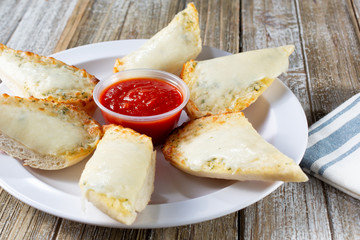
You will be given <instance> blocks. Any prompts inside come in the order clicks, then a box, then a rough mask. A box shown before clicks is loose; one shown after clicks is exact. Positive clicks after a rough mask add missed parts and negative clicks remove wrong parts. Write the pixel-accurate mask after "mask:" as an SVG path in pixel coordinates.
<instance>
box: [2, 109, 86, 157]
mask: <svg viewBox="0 0 360 240" xmlns="http://www.w3.org/2000/svg"><path fill="white" fill-rule="evenodd" d="M0 131H1V132H3V133H4V134H6V135H7V136H9V137H11V138H13V139H15V140H17V141H18V142H21V143H22V144H23V145H25V146H27V147H28V148H30V149H33V150H36V151H37V152H39V153H43V154H57V153H63V152H65V151H71V150H74V148H76V147H80V146H81V145H82V144H83V142H82V141H83V139H86V138H87V136H88V134H87V132H86V131H85V130H84V129H83V128H81V127H77V126H75V125H73V124H71V123H69V122H66V121H64V120H62V119H60V118H58V117H56V116H49V115H47V114H45V113H43V112H41V111H40V110H35V111H33V110H32V109H29V108H26V107H24V106H19V107H14V106H10V105H0Z"/></svg>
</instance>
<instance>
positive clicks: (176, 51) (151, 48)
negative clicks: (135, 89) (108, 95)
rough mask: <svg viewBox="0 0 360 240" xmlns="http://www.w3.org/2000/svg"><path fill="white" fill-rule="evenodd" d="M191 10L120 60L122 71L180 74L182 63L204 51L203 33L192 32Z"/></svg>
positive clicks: (181, 13) (196, 30) (176, 18)
mask: <svg viewBox="0 0 360 240" xmlns="http://www.w3.org/2000/svg"><path fill="white" fill-rule="evenodd" d="M189 15H190V14H189V9H185V10H184V11H182V12H180V13H178V14H177V15H176V16H175V17H174V19H173V20H172V21H171V22H170V24H169V25H168V26H167V27H165V28H163V29H162V30H161V31H159V32H158V33H157V34H156V35H154V36H153V37H152V38H151V39H150V40H149V41H147V42H146V43H145V44H144V45H142V46H141V47H140V49H138V50H137V51H135V52H133V53H131V54H129V55H127V56H125V57H124V58H123V59H121V61H122V62H123V63H124V65H123V66H121V67H119V68H121V69H122V70H126V69H133V68H152V69H158V70H163V71H167V72H171V73H175V74H176V73H179V71H180V70H181V68H182V66H183V64H184V63H185V62H186V61H188V60H189V59H192V58H196V57H197V55H198V54H199V53H200V51H201V39H200V30H199V29H191V28H192V27H193V26H192V25H193V24H194V23H192V22H191V21H192V19H190V18H189Z"/></svg>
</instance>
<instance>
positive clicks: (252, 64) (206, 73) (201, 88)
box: [181, 45, 294, 119]
mask: <svg viewBox="0 0 360 240" xmlns="http://www.w3.org/2000/svg"><path fill="white" fill-rule="evenodd" d="M293 51H294V46H293V45H288V46H282V47H277V48H267V49H260V50H255V51H248V52H242V53H238V54H234V55H228V56H224V57H219V58H214V59H210V60H204V61H195V60H191V61H188V62H187V63H186V64H184V67H183V70H182V73H181V78H182V79H183V80H184V81H185V83H186V84H187V85H188V87H189V89H190V100H189V102H188V104H187V106H186V111H187V113H188V115H189V117H190V118H192V119H194V118H199V117H202V116H206V115H210V114H218V113H224V112H236V111H241V110H243V109H245V108H246V107H248V106H249V105H250V104H251V103H253V102H254V101H255V100H256V99H257V98H258V97H259V96H260V95H261V94H262V93H263V92H264V91H265V89H266V88H267V87H268V86H270V84H271V83H272V82H273V81H274V79H275V78H276V77H278V76H279V75H280V74H281V73H283V72H286V71H287V69H288V65H289V60H288V58H289V55H290V54H291V53H292V52H293Z"/></svg>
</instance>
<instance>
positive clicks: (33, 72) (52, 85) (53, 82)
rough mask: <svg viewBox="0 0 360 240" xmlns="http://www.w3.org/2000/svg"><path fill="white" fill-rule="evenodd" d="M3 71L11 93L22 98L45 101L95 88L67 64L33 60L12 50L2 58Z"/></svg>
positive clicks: (1, 70) (1, 69)
mask: <svg viewBox="0 0 360 240" xmlns="http://www.w3.org/2000/svg"><path fill="white" fill-rule="evenodd" d="M0 72H1V73H2V76H1V77H2V78H4V81H5V83H6V84H7V85H9V87H12V89H11V90H13V91H15V92H16V94H18V95H20V96H22V97H30V96H34V97H37V98H44V97H46V96H49V95H62V94H66V93H72V92H74V90H76V91H77V90H78V89H81V90H82V91H88V90H89V89H90V88H91V87H92V86H91V84H90V83H89V81H88V80H87V79H85V78H84V77H83V76H82V75H81V73H80V72H77V71H73V70H72V69H70V68H68V66H66V65H61V64H56V63H55V64H54V65H51V64H49V63H44V62H39V61H34V60H33V59H31V57H30V56H26V55H24V54H18V53H16V54H14V53H13V52H12V51H4V52H3V53H2V54H1V55H0ZM7 79H9V80H8V81H7Z"/></svg>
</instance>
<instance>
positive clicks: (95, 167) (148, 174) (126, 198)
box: [79, 124, 156, 225]
mask: <svg viewBox="0 0 360 240" xmlns="http://www.w3.org/2000/svg"><path fill="white" fill-rule="evenodd" d="M103 129H104V132H105V135H104V138H103V139H102V141H101V142H100V144H99V146H98V148H97V150H96V152H95V153H94V155H93V157H92V158H90V159H89V161H88V163H87V164H86V166H85V169H84V171H83V173H82V175H81V178H80V181H79V186H80V188H81V190H82V192H83V195H84V197H85V198H87V199H88V200H89V201H90V202H91V203H92V204H94V205H95V206H96V207H97V208H99V209H100V210H101V211H102V212H104V213H105V214H107V215H109V216H110V217H112V218H113V219H115V220H117V221H119V222H121V223H124V224H127V225H131V224H132V223H133V222H134V221H135V220H136V217H137V214H138V213H139V212H141V211H142V210H144V209H145V207H146V206H147V205H148V203H149V201H150V198H151V194H152V192H153V191H154V180H155V161H156V152H155V151H153V145H152V142H151V138H150V137H148V136H146V135H143V134H140V133H137V132H135V131H134V130H132V129H129V128H124V127H122V126H117V125H113V124H109V125H105V126H103ZM118 140H119V142H118ZM127 143H131V144H130V146H131V148H132V147H135V148H136V150H138V151H139V152H144V153H146V154H149V155H145V156H144V155H136V154H135V155H134V154H133V153H134V152H131V154H130V155H128V154H127V153H126V151H127V149H121V150H120V151H118V152H116V153H118V154H115V155H114V151H111V150H113V149H114V148H116V149H120V147H121V146H119V144H121V145H123V144H127ZM111 144H114V145H111ZM108 146H112V147H111V149H109V148H108ZM105 149H106V153H104V151H105ZM119 153H121V154H119ZM103 154H105V155H106V156H105V155H103ZM108 154H109V155H111V154H113V155H114V156H116V157H115V158H112V160H109V159H110V158H111V157H107V156H109V155H108ZM150 154H151V155H150ZM124 156H127V157H128V158H129V159H125V158H124ZM134 156H141V157H140V158H139V160H140V161H136V160H137V159H134V158H133V157H134ZM100 161H101V162H103V163H104V164H106V167H102V166H101V164H102V163H100ZM116 164H119V165H116ZM134 164H136V165H134ZM142 164H143V165H142ZM116 166H117V167H116ZM134 167H136V169H137V171H139V172H141V174H140V175H135V176H136V178H137V179H136V181H139V182H137V183H134V179H133V177H132V176H131V177H130V179H132V180H129V178H125V180H124V179H121V180H117V181H116V180H112V181H115V182H112V181H110V182H109V181H105V180H104V178H106V177H104V176H103V175H101V174H103V173H105V174H106V175H107V176H111V177H113V176H114V175H119V174H120V173H121V169H125V171H127V172H128V171H130V170H129V169H133V168H134ZM120 168H121V169H120ZM117 169H119V170H120V171H119V170H118V171H117ZM143 171H145V173H144V172H143ZM133 174H136V172H134V173H133ZM125 175H126V174H125ZM98 176H101V177H100V178H99V177H98ZM115 178H116V177H115ZM98 179H101V180H100V182H101V183H100V184H98V181H97V180H98ZM112 179H113V178H112ZM136 181H135V182H136ZM126 189H132V190H131V193H129V192H128V190H126Z"/></svg>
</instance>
